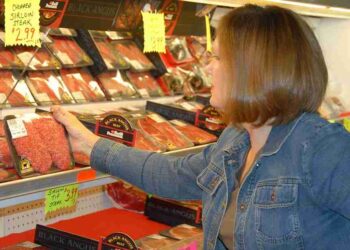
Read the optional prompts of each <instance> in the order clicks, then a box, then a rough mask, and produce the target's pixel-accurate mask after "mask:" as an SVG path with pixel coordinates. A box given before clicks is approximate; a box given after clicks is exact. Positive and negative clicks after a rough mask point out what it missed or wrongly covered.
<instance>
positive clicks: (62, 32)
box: [49, 28, 77, 37]
mask: <svg viewBox="0 0 350 250" xmlns="http://www.w3.org/2000/svg"><path fill="white" fill-rule="evenodd" d="M49 35H51V36H69V37H71V36H72V37H75V36H77V32H76V31H75V30H74V29H68V28H57V29H52V28H50V31H49Z"/></svg>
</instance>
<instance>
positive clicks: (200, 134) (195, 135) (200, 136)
mask: <svg viewBox="0 0 350 250" xmlns="http://www.w3.org/2000/svg"><path fill="white" fill-rule="evenodd" d="M175 128H176V129H177V130H179V131H180V132H181V133H183V134H184V135H185V136H186V137H187V138H188V139H190V140H191V141H192V142H193V143H194V144H206V143H210V142H214V141H216V140H217V137H216V136H215V135H212V134H210V133H208V132H206V131H204V130H202V129H200V128H197V127H196V126H193V125H190V124H184V125H183V126H182V125H181V126H176V125H175Z"/></svg>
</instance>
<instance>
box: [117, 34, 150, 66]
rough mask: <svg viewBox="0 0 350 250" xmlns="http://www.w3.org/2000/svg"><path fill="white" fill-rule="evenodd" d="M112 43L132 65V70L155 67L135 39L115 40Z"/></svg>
mask: <svg viewBox="0 0 350 250" xmlns="http://www.w3.org/2000/svg"><path fill="white" fill-rule="evenodd" d="M111 45H112V47H113V49H114V50H116V52H117V53H118V54H119V55H121V56H122V57H123V59H124V60H125V61H126V62H127V63H128V64H129V65H130V67H131V70H133V71H137V72H141V71H142V72H143V71H149V70H151V69H154V65H153V64H152V62H151V61H150V60H149V59H148V58H147V57H146V56H145V55H144V54H143V53H142V51H141V50H140V49H139V48H138V47H137V46H136V44H135V43H134V42H133V41H131V40H126V41H113V42H111Z"/></svg>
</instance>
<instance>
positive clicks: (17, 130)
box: [7, 118, 28, 139]
mask: <svg viewBox="0 0 350 250" xmlns="http://www.w3.org/2000/svg"><path fill="white" fill-rule="evenodd" d="M7 126H8V128H9V130H10V133H11V136H12V139H17V138H21V137H24V136H27V135H28V133H27V129H26V127H25V125H24V123H23V121H22V119H20V118H15V119H11V120H7Z"/></svg>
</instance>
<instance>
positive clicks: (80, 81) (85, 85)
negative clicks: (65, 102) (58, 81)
mask: <svg viewBox="0 0 350 250" xmlns="http://www.w3.org/2000/svg"><path fill="white" fill-rule="evenodd" d="M60 73H61V78H62V81H63V82H64V84H65V85H66V86H67V88H68V90H69V91H70V93H71V94H72V96H73V98H74V99H75V101H76V102H77V103H84V102H90V101H91V102H95V101H105V100H106V97H105V95H104V94H103V91H102V90H101V88H100V86H99V85H98V83H97V82H96V81H95V79H94V78H93V77H92V75H91V74H90V72H89V71H88V70H87V69H85V68H74V69H61V71H60Z"/></svg>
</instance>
